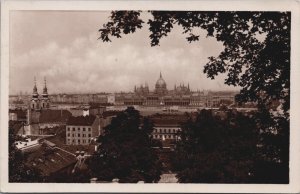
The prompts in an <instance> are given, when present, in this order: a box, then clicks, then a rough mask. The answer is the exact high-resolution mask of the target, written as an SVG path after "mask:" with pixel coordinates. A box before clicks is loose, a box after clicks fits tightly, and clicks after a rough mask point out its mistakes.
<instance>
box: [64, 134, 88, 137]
mask: <svg viewBox="0 0 300 194" xmlns="http://www.w3.org/2000/svg"><path fill="white" fill-rule="evenodd" d="M86 135H88V136H87V137H92V134H90V133H89V134H82V137H86ZM67 136H68V137H70V136H71V134H70V133H67ZM75 136H76V134H74V133H73V134H72V137H75ZM76 137H80V133H78V134H77V136H76Z"/></svg>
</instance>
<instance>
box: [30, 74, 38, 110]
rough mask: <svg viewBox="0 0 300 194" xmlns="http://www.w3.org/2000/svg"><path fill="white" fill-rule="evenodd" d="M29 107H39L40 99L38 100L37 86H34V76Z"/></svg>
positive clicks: (35, 108)
mask: <svg viewBox="0 0 300 194" xmlns="http://www.w3.org/2000/svg"><path fill="white" fill-rule="evenodd" d="M30 109H32V110H38V109H40V100H39V94H38V91H37V87H36V79H35V77H34V86H33V91H32V96H31V101H30Z"/></svg>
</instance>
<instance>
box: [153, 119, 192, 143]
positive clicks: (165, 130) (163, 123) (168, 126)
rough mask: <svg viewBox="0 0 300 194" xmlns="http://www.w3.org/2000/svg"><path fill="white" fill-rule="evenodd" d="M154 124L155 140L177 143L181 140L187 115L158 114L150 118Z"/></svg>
mask: <svg viewBox="0 0 300 194" xmlns="http://www.w3.org/2000/svg"><path fill="white" fill-rule="evenodd" d="M149 119H150V120H151V121H152V122H153V124H154V130H153V132H152V134H151V136H152V138H153V139H158V140H162V141H170V140H171V141H176V140H178V139H180V135H179V133H180V131H181V125H182V124H183V123H184V122H186V121H187V119H188V117H187V116H186V115H178V114H156V115H152V116H150V117H149Z"/></svg>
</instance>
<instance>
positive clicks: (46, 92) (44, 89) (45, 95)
mask: <svg viewBox="0 0 300 194" xmlns="http://www.w3.org/2000/svg"><path fill="white" fill-rule="evenodd" d="M47 96H48V89H47V81H46V77H44V88H43V97H47Z"/></svg>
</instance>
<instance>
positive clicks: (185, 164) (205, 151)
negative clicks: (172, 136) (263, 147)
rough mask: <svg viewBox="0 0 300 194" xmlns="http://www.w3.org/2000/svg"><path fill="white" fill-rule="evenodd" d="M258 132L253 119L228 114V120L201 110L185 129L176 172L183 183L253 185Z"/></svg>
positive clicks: (177, 156)
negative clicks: (251, 183)
mask: <svg viewBox="0 0 300 194" xmlns="http://www.w3.org/2000/svg"><path fill="white" fill-rule="evenodd" d="M257 142H258V131H257V128H256V127H255V122H254V120H253V119H251V118H249V117H247V116H244V115H242V114H241V113H238V112H236V113H234V112H232V111H228V112H227V113H226V118H224V119H221V117H220V116H215V115H214V114H213V112H212V111H211V110H202V111H201V112H200V113H199V114H198V115H197V117H196V119H195V120H192V119H190V120H189V121H188V122H186V123H185V124H184V126H183V128H182V132H181V141H180V142H179V143H178V144H177V147H176V150H175V155H176V158H175V160H174V168H175V170H176V171H177V173H178V175H177V176H178V178H179V181H180V182H185V183H199V182H201V183H248V182H251V181H252V179H253V178H252V177H253V175H252V174H253V166H254V164H255V157H256V153H257V152H256V149H257V148H256V145H257Z"/></svg>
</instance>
